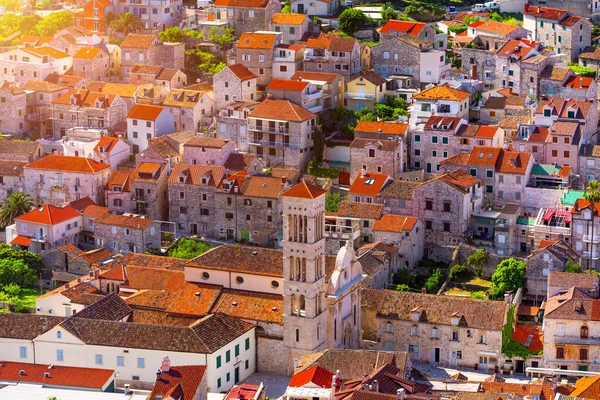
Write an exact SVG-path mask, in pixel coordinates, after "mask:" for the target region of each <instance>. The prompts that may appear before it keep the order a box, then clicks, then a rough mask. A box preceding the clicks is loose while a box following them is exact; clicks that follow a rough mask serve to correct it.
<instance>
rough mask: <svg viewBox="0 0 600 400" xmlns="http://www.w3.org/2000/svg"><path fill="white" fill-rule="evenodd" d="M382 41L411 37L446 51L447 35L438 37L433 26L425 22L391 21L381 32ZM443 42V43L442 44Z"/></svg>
mask: <svg viewBox="0 0 600 400" xmlns="http://www.w3.org/2000/svg"><path fill="white" fill-rule="evenodd" d="M379 35H380V37H381V41H386V40H390V39H393V38H395V37H400V36H405V35H411V36H414V37H416V38H419V39H421V40H424V41H426V42H429V43H431V44H432V46H433V48H435V49H442V50H445V49H446V38H447V35H446V34H443V35H440V37H439V40H438V35H437V34H436V31H435V29H434V28H433V26H432V25H429V24H426V23H423V22H413V21H398V20H395V19H390V20H389V21H388V22H386V23H385V25H383V26H382V27H381V29H380V30H379ZM440 41H441V43H440Z"/></svg>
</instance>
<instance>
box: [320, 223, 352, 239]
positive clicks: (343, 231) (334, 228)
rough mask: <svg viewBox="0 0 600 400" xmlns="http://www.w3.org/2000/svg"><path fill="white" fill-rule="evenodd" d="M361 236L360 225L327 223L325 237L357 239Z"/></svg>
mask: <svg viewBox="0 0 600 400" xmlns="http://www.w3.org/2000/svg"><path fill="white" fill-rule="evenodd" d="M359 236H360V225H359V224H354V225H351V226H346V225H328V224H325V237H330V238H334V239H346V240H349V239H352V240H355V239H356V238H358V237H359Z"/></svg>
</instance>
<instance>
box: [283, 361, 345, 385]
mask: <svg viewBox="0 0 600 400" xmlns="http://www.w3.org/2000/svg"><path fill="white" fill-rule="evenodd" d="M334 376H335V374H334V373H333V372H330V371H328V370H326V369H325V368H323V367H321V366H319V365H314V366H312V367H310V368H308V369H305V370H304V371H302V372H299V373H297V374H294V376H292V379H291V380H290V383H289V384H288V387H303V386H306V387H315V386H317V387H321V388H325V389H330V388H331V386H332V383H333V377H334Z"/></svg>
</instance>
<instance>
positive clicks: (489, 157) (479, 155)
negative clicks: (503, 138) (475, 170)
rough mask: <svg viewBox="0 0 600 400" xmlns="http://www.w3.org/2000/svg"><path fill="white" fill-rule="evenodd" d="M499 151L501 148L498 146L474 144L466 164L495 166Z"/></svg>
mask: <svg viewBox="0 0 600 400" xmlns="http://www.w3.org/2000/svg"><path fill="white" fill-rule="evenodd" d="M501 152H502V149H501V148H500V147H484V146H475V147H473V150H471V155H470V157H469V161H468V165H489V166H496V164H497V163H498V160H499V159H500V153H501Z"/></svg>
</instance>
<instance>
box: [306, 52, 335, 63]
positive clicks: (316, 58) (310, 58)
mask: <svg viewBox="0 0 600 400" xmlns="http://www.w3.org/2000/svg"><path fill="white" fill-rule="evenodd" d="M328 59H329V57H327V56H326V55H323V56H315V55H312V54H305V55H304V61H321V62H326V61H327V60H328Z"/></svg>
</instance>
